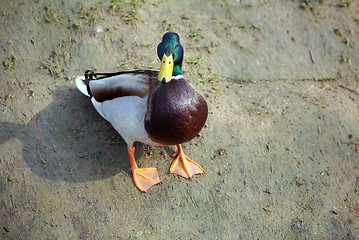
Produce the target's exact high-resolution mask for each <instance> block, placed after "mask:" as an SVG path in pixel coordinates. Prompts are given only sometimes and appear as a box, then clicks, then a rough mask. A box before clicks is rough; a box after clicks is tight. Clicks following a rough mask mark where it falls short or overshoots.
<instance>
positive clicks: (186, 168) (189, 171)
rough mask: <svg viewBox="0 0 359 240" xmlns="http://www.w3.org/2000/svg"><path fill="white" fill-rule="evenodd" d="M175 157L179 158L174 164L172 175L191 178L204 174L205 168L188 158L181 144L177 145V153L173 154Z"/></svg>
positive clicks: (171, 169) (171, 170)
mask: <svg viewBox="0 0 359 240" xmlns="http://www.w3.org/2000/svg"><path fill="white" fill-rule="evenodd" d="M173 156H174V157H175V156H177V157H176V159H175V160H174V161H173V162H172V165H171V168H170V173H173V174H177V175H180V176H182V177H184V178H190V177H192V176H193V175H194V174H202V173H204V171H203V168H202V167H201V166H200V165H198V164H197V163H195V162H194V161H192V160H191V159H189V158H188V157H186V155H185V154H184V153H183V150H182V147H181V145H180V144H178V145H177V152H176V153H175V154H173Z"/></svg>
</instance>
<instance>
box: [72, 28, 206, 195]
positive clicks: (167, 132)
mask: <svg viewBox="0 0 359 240" xmlns="http://www.w3.org/2000/svg"><path fill="white" fill-rule="evenodd" d="M183 52H184V51H183V47H182V45H181V44H180V39H179V36H178V34H177V33H173V32H168V33H166V34H164V36H163V37H162V42H161V43H160V44H159V45H158V47H157V54H158V57H159V59H160V60H161V67H160V70H159V71H158V70H152V69H143V70H131V71H121V72H115V73H93V72H91V71H86V73H85V78H83V77H78V78H77V79H76V85H77V88H78V89H79V90H80V91H81V92H82V93H83V94H85V95H87V96H88V97H90V98H91V101H92V104H93V105H94V107H95V108H96V110H97V111H98V113H99V114H100V115H101V116H102V117H103V118H105V119H106V120H107V121H109V122H110V123H111V124H112V126H113V127H114V128H115V129H116V130H117V131H118V132H119V134H120V135H121V136H122V138H123V139H124V141H125V142H126V144H127V146H128V147H127V150H128V155H129V158H130V163H131V169H132V174H133V181H134V183H135V185H136V186H137V188H138V189H139V190H141V191H142V192H146V191H147V190H148V189H149V188H150V187H152V186H153V185H155V184H157V183H160V178H159V175H158V172H157V170H156V168H154V167H150V168H138V167H137V164H136V161H135V157H134V152H135V148H134V147H133V143H134V142H136V141H139V142H142V143H144V144H148V145H152V146H168V145H177V152H176V153H175V154H174V155H173V156H174V157H176V158H175V159H174V161H173V163H172V165H171V167H170V172H171V173H173V174H177V175H180V176H182V177H184V178H191V177H192V176H193V175H194V174H203V173H204V171H203V168H202V167H201V166H200V165H198V164H197V163H195V162H194V161H192V160H191V159H189V158H188V157H187V156H186V155H185V154H184V152H183V149H182V147H181V144H182V143H185V142H188V141H190V140H191V139H192V138H194V137H195V136H196V135H197V134H198V133H199V131H200V130H201V129H202V127H203V125H204V124H205V122H206V119H207V115H208V107H207V103H206V101H205V100H204V98H203V97H202V96H201V95H200V94H199V93H198V92H197V91H196V90H195V89H194V87H193V86H192V85H191V84H190V83H189V82H188V81H187V80H186V79H185V78H184V77H183V75H182V61H183Z"/></svg>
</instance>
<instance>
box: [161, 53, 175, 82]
mask: <svg viewBox="0 0 359 240" xmlns="http://www.w3.org/2000/svg"><path fill="white" fill-rule="evenodd" d="M172 72H173V55H172V54H171V55H170V56H169V57H167V56H166V53H164V54H163V57H162V62H161V68H160V73H159V74H158V80H159V81H161V82H163V83H168V82H169V81H171V77H172Z"/></svg>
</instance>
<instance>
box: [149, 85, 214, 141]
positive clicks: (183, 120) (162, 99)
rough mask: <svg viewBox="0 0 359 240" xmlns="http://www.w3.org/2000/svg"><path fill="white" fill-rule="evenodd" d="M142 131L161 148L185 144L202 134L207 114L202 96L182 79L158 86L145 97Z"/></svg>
mask: <svg viewBox="0 0 359 240" xmlns="http://www.w3.org/2000/svg"><path fill="white" fill-rule="evenodd" d="M147 105H148V106H147V107H148V110H147V114H146V118H145V129H146V131H147V132H148V134H149V137H150V138H151V140H153V141H155V142H158V143H160V144H163V145H176V144H181V143H184V142H188V141H189V140H191V139H192V138H194V137H195V136H196V135H197V134H198V133H199V131H201V129H202V127H203V125H204V123H205V122H206V119H207V115H208V107H207V103H206V101H205V100H204V99H203V97H202V96H201V95H200V94H199V93H198V92H197V91H196V90H195V89H194V88H193V87H192V86H191V85H190V84H189V83H188V82H187V81H186V80H185V79H183V78H181V79H173V80H171V81H170V82H169V83H161V84H160V85H159V86H157V87H156V88H155V89H154V92H153V93H152V95H150V96H149V98H148V104H147Z"/></svg>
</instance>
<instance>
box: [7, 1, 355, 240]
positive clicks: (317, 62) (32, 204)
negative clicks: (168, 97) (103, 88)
mask: <svg viewBox="0 0 359 240" xmlns="http://www.w3.org/2000/svg"><path fill="white" fill-rule="evenodd" d="M322 2H323V1H320V2H319V1H315V0H313V1H306V3H307V4H305V1H299V0H298V1H297V0H292V1H285V0H283V1H270V0H259V1H253V2H252V1H246V0H244V1H234V0H228V1H225V0H223V1H222V0H216V1H215V0H212V1H205V0H202V1H191V2H190V1H175V0H169V1H162V0H159V1H140V0H139V1H135V0H132V1H101V2H100V1H70V0H64V1H46V2H45V1H41V0H38V1H6V0H5V1H2V3H1V4H0V19H1V24H0V33H1V35H0V51H1V54H0V55H1V61H3V65H2V66H1V69H0V79H1V81H0V103H1V104H0V108H1V115H0V116H1V121H0V136H1V138H0V238H1V239H282V238H288V239H359V221H358V217H359V193H358V190H359V127H358V125H359V107H358V103H359V93H358V92H359V64H358V62H359V54H358V53H359V15H358V13H359V3H358V2H357V1H352V3H351V4H350V2H351V1H339V0H335V1H334V0H333V1H324V2H325V3H324V4H323V3H322ZM315 3H318V6H314V5H315ZM344 3H349V6H346V7H339V6H338V5H345V4H344ZM303 4H304V5H303ZM310 4H314V5H313V8H311V5H310ZM301 5H303V6H304V8H303V7H301ZM305 8H306V9H305ZM310 8H311V9H310ZM169 30H172V31H176V32H178V33H179V35H180V36H181V41H182V45H183V46H184V48H185V61H184V66H183V70H184V75H185V76H186V77H187V79H189V81H190V82H191V83H192V84H194V85H195V86H196V88H197V89H198V90H199V91H200V92H201V93H202V94H203V96H204V97H205V98H206V100H207V102H208V104H209V108H210V114H209V118H208V121H207V123H206V126H205V128H204V129H203V130H202V132H201V134H200V136H198V137H196V138H195V139H193V140H192V141H190V142H188V143H186V144H184V150H185V152H186V154H187V155H188V156H189V157H191V158H192V159H194V160H195V161H196V162H198V163H199V164H200V165H202V166H203V167H204V168H205V174H204V175H201V176H199V175H198V176H195V177H194V178H192V179H191V180H189V181H188V180H186V179H183V178H181V177H178V176H175V175H171V174H168V169H169V166H170V163H171V161H172V160H173V158H172V157H171V155H172V154H173V153H174V152H175V147H173V146H169V147H149V146H145V145H142V144H140V143H138V144H136V145H135V146H136V158H137V162H138V164H139V165H140V166H142V167H149V166H154V167H156V168H157V169H158V171H159V174H160V177H161V180H162V183H161V184H160V185H156V186H154V187H153V188H151V189H150V190H149V192H148V193H145V194H143V193H141V192H139V191H138V190H137V189H136V187H135V186H134V184H133V182H132V178H131V172H130V169H129V159H128V155H127V151H126V145H125V143H124V142H123V140H122V138H121V137H120V136H119V135H118V134H117V133H116V131H115V130H114V129H112V127H111V126H110V124H109V123H107V122H106V121H105V120H103V119H102V118H101V117H100V116H99V115H98V114H97V112H96V111H95V110H94V109H93V107H92V105H91V102H90V101H89V99H88V98H86V97H85V96H83V95H82V94H81V93H80V92H78V91H77V89H76V88H75V85H74V79H75V77H76V76H78V75H81V74H83V73H84V71H85V70H87V69H96V70H97V71H118V70H124V69H133V68H149V67H151V68H159V61H158V58H157V56H156V47H157V44H158V42H159V41H160V39H161V37H162V35H163V33H164V32H166V31H169Z"/></svg>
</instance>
